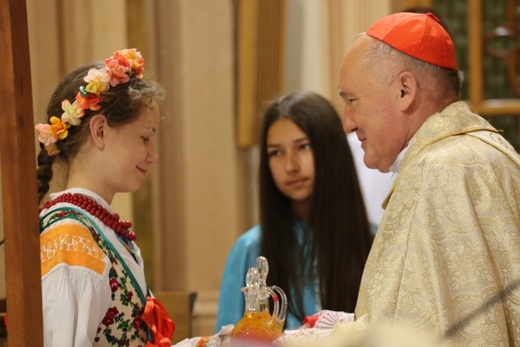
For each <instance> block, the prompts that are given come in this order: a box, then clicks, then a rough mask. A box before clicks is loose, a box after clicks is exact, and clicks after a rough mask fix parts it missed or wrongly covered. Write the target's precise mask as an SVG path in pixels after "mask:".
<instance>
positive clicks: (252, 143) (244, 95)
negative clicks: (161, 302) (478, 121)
mask: <svg viewBox="0 0 520 347" xmlns="http://www.w3.org/2000/svg"><path fill="white" fill-rule="evenodd" d="M26 2H27V15H28V25H29V47H30V62H31V64H30V65H31V66H30V69H31V74H32V94H33V105H34V119H35V122H40V121H42V120H43V118H44V117H45V108H46V102H47V100H48V99H49V97H50V94H51V92H52V91H53V89H54V88H55V86H56V85H57V83H58V81H59V80H60V79H61V77H62V76H63V75H64V74H65V73H66V72H68V71H69V70H71V69H72V68H74V67H76V66H78V65H81V64H83V63H86V62H90V61H93V60H102V59H104V58H106V57H109V56H110V55H111V54H112V53H113V52H114V51H116V50H118V49H121V48H137V49H138V50H139V51H141V52H142V54H143V56H144V58H145V74H146V75H147V76H148V77H150V78H154V79H157V80H158V81H160V82H161V83H162V84H163V85H164V87H165V88H166V91H167V97H166V100H165V104H164V108H163V110H162V116H163V121H162V124H161V129H160V132H159V135H160V141H159V157H160V160H159V163H158V164H157V165H155V166H154V167H153V169H152V170H151V171H152V172H151V174H150V175H149V177H148V179H147V181H146V183H145V185H144V187H143V188H142V189H141V190H140V191H139V192H137V193H134V194H121V195H119V196H117V197H116V201H115V209H116V210H117V211H119V213H120V215H121V216H122V217H123V218H128V219H131V220H133V221H134V230H135V231H136V232H137V234H138V235H139V236H138V240H137V243H138V244H139V245H140V247H141V249H142V252H143V254H144V257H145V262H146V266H147V271H148V272H147V277H148V282H149V284H150V285H151V287H152V291H155V292H171V291H175V292H186V293H190V292H195V293H196V294H197V297H196V300H195V305H194V308H193V311H192V316H191V320H192V327H193V330H192V334H193V335H197V336H198V335H209V334H212V333H213V331H214V324H215V322H214V321H215V315H216V310H217V301H218V295H219V288H220V278H221V275H222V271H223V267H224V264H225V261H226V257H227V254H228V252H229V250H230V248H231V246H232V244H233V242H234V241H235V239H236V238H237V237H238V236H239V235H240V234H241V233H242V232H244V231H246V230H247V229H249V228H250V227H251V226H252V225H253V224H254V223H256V222H257V212H256V210H257V209H256V170H257V167H256V163H257V161H258V160H257V157H258V150H259V149H258V148H257V144H256V143H257V132H258V124H259V117H260V116H261V114H262V112H263V110H264V107H265V105H266V103H267V101H269V100H271V99H272V98H274V97H276V96H278V95H279V94H282V93H285V92H288V91H292V90H311V91H315V92H318V93H320V94H322V95H323V96H325V97H326V98H328V99H329V100H331V101H332V102H333V104H334V105H336V107H337V109H338V112H339V113H340V114H341V110H342V101H341V99H340V98H339V96H338V95H337V90H336V82H337V74H338V70H339V66H340V62H341V59H342V57H343V53H344V52H345V50H346V48H347V47H348V45H349V43H350V42H351V41H352V40H353V38H354V37H355V35H356V34H357V33H359V32H362V31H364V30H366V29H367V28H368V26H369V25H370V24H371V23H372V22H374V21H375V20H377V19H379V18H381V17H383V16H385V15H387V14H389V13H392V12H396V11H401V10H403V9H408V8H412V7H418V6H419V7H423V8H424V7H426V8H430V9H432V10H434V11H435V13H436V14H437V15H438V16H439V17H440V18H441V19H442V20H443V21H444V22H445V23H446V25H447V27H448V31H449V33H450V34H451V35H452V37H453V40H454V42H455V46H456V49H457V57H458V61H459V68H460V69H461V70H463V71H464V73H465V82H464V88H463V95H462V97H463V99H465V100H467V101H468V103H469V104H470V106H471V108H472V109H473V110H474V111H476V112H477V113H480V114H481V115H482V116H484V117H486V118H487V119H489V120H490V121H491V122H492V123H493V124H494V125H495V126H496V127H497V128H499V129H501V130H503V132H504V135H505V136H506V138H507V139H508V140H509V141H510V142H511V143H512V144H513V145H514V146H515V147H516V148H517V150H518V149H519V148H520V138H519V132H520V123H519V119H520V118H519V117H520V74H519V73H518V71H517V69H518V67H519V66H518V65H519V64H518V63H519V62H518V61H519V55H520V36H519V32H518V30H519V23H520V4H518V3H517V1H516V0H494V1H484V0H437V1H434V0H431V1H427V0H422V1H420V0H416V1H413V0H408V1H405V0H401V1H397V0H110V1H106V0H81V1H80V0H27V1H26ZM34 143H35V148H37V147H36V146H37V140H36V134H35V138H34ZM2 164H3V165H6V163H2ZM7 165H8V163H7ZM64 175H66V170H62V177H63V176H64ZM62 182H63V181H62V179H61V178H60V177H57V178H56V179H55V180H54V181H53V187H54V188H53V190H56V189H60V185H61V184H62ZM0 222H1V221H0ZM2 230H3V228H2ZM2 233H3V231H2ZM3 252H4V249H3V247H0V253H3ZM1 255H3V254H1ZM3 265H4V264H3V263H2V264H0V271H3V272H4V273H5V269H4V268H3ZM338 271H341V269H338ZM1 297H5V276H0V298H1ZM172 315H173V316H174V318H175V314H174V313H172Z"/></svg>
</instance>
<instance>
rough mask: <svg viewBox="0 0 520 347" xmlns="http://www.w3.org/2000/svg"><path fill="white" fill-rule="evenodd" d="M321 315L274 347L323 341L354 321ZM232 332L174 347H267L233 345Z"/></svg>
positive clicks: (229, 327) (227, 330) (337, 315)
mask: <svg viewBox="0 0 520 347" xmlns="http://www.w3.org/2000/svg"><path fill="white" fill-rule="evenodd" d="M319 313H320V315H319V317H318V320H317V321H316V323H315V325H314V327H313V328H305V329H298V330H286V331H285V332H284V335H283V336H282V337H280V338H278V339H277V340H275V341H274V342H273V344H272V346H273V347H275V346H284V345H285V344H287V343H292V342H294V341H298V340H300V339H305V341H307V342H308V341H313V340H314V341H317V340H320V341H322V340H323V339H324V338H326V337H328V336H329V335H331V334H332V332H333V331H334V328H335V327H336V326H337V325H338V324H340V323H343V322H352V321H354V314H353V313H346V312H337V311H329V310H322V311H320V312H319ZM231 330H233V325H226V326H224V327H222V329H221V330H220V331H219V332H218V334H215V335H212V336H199V337H193V338H191V339H185V340H183V341H181V342H179V343H177V344H175V345H172V347H220V346H222V347H246V346H245V345H247V347H261V346H266V344H265V343H261V342H252V341H249V342H247V343H245V342H243V341H241V342H237V343H232V342H231V341H230V340H229V334H230V333H231Z"/></svg>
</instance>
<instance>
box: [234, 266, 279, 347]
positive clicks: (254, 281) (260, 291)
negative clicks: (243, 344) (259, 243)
mask: <svg viewBox="0 0 520 347" xmlns="http://www.w3.org/2000/svg"><path fill="white" fill-rule="evenodd" d="M268 272H269V264H268V262H267V259H266V258H265V257H262V256H260V257H258V258H257V259H256V265H255V266H254V267H252V268H250V269H249V270H248V271H247V274H246V286H245V287H243V288H242V292H243V293H244V299H245V309H244V316H243V317H242V318H241V319H240V321H238V323H237V324H236V325H235V327H234V328H233V330H232V331H231V339H232V340H235V341H237V340H256V341H265V342H271V341H273V340H275V339H277V338H278V337H279V336H280V335H281V334H282V332H283V325H284V323H285V317H286V314H287V297H286V295H285V293H284V291H283V290H282V289H281V288H280V287H278V286H267V284H266V278H267V273H268ZM270 298H271V299H272V300H273V310H272V312H270V311H269V299H270Z"/></svg>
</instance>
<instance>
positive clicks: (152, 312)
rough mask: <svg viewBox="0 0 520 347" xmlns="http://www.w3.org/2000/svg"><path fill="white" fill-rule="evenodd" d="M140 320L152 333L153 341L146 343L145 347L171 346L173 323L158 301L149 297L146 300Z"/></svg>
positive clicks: (173, 330)
mask: <svg viewBox="0 0 520 347" xmlns="http://www.w3.org/2000/svg"><path fill="white" fill-rule="evenodd" d="M142 319H143V321H144V322H145V323H146V325H148V327H149V328H150V331H151V332H152V340H153V341H152V342H147V343H146V347H170V346H171V345H172V342H171V339H172V337H173V333H174V332H175V323H174V322H173V321H172V319H171V318H170V315H168V312H166V309H165V308H164V306H163V305H162V304H161V303H160V302H159V300H157V299H156V298H152V297H150V296H149V297H147V298H146V306H145V307H144V312H143V316H142Z"/></svg>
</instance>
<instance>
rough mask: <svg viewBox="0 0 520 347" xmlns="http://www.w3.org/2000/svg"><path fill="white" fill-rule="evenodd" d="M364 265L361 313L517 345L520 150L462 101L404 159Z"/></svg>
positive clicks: (465, 339) (471, 341) (466, 340)
mask: <svg viewBox="0 0 520 347" xmlns="http://www.w3.org/2000/svg"><path fill="white" fill-rule="evenodd" d="M383 207H385V214H384V216H383V219H382V221H381V224H380V227H379V230H378V232H377V235H376V237H375V240H374V244H373V246H372V251H371V253H370V255H369V258H368V260H367V264H366V267H365V271H364V274H363V278H362V282H361V287H360V292H359V299H358V304H357V307H356V317H357V320H356V323H354V325H358V327H359V326H363V325H365V324H367V323H373V322H389V321H390V322H399V323H405V324H408V325H411V326H413V327H414V328H417V329H420V330H425V331H428V332H429V333H432V334H436V335H440V336H448V337H449V339H448V341H451V342H453V343H455V344H456V345H464V346H470V345H471V346H498V345H500V346H508V345H509V346H515V345H518V346H520V227H519V226H520V157H519V156H518V154H517V153H516V152H515V151H514V149H512V147H511V146H510V145H509V144H507V142H506V141H505V140H504V139H503V138H502V137H501V136H500V135H498V134H497V131H496V130H495V129H494V128H493V127H492V126H491V125H490V124H489V123H488V122H487V121H485V120H484V119H483V118H481V117H480V116H478V115H475V114H473V113H471V112H470V111H469V109H468V107H467V105H466V104H465V103H464V102H456V103H454V104H452V105H450V106H448V107H447V108H446V109H445V110H443V111H442V112H441V113H436V114H434V115H432V116H431V117H429V118H428V120H427V121H426V122H425V123H424V124H423V126H422V127H421V128H420V129H419V130H418V132H417V133H416V135H415V136H414V138H413V141H412V142H411V144H410V147H409V149H408V150H407V153H406V154H405V157H404V159H403V163H402V166H401V169H400V173H399V174H398V176H397V177H396V180H395V182H394V185H393V187H392V189H391V191H390V193H389V195H388V197H387V199H386V200H385V202H384V204H383Z"/></svg>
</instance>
